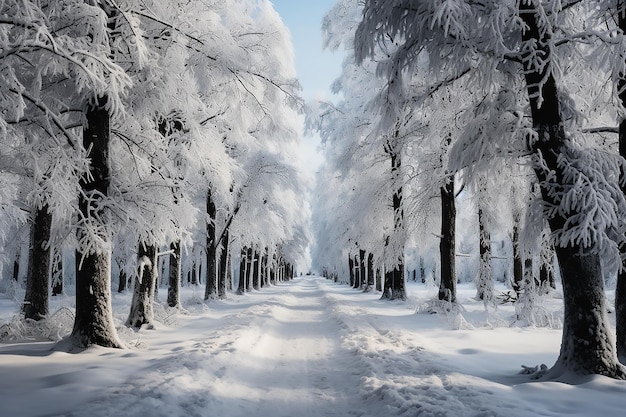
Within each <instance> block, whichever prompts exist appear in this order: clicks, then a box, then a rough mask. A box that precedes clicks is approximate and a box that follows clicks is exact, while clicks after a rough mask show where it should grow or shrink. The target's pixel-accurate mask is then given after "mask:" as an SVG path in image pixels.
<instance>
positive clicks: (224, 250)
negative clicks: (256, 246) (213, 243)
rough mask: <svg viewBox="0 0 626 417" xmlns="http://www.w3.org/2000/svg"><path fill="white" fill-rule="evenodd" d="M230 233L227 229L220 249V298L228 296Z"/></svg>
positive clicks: (218, 289) (218, 283)
mask: <svg viewBox="0 0 626 417" xmlns="http://www.w3.org/2000/svg"><path fill="white" fill-rule="evenodd" d="M228 239H229V233H228V231H226V233H225V235H224V239H222V243H221V250H220V265H219V268H220V271H219V275H218V277H217V296H218V297H219V298H220V299H224V298H226V281H227V280H228V277H229V271H228V270H229V265H230V263H229V261H228V260H229V250H228Z"/></svg>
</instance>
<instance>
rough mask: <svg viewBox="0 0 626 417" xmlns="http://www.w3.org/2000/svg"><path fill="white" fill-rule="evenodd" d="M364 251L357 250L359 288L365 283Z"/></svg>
mask: <svg viewBox="0 0 626 417" xmlns="http://www.w3.org/2000/svg"><path fill="white" fill-rule="evenodd" d="M365 262H366V258H365V251H364V250H363V249H361V250H359V275H360V276H361V280H360V281H361V285H360V287H359V288H363V287H364V286H365V285H366V284H367V275H366V274H367V272H366V271H367V265H366V264H365Z"/></svg>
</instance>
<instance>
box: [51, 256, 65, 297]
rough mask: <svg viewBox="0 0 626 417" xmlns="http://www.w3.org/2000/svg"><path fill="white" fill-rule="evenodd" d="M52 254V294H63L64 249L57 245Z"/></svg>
mask: <svg viewBox="0 0 626 417" xmlns="http://www.w3.org/2000/svg"><path fill="white" fill-rule="evenodd" d="M52 254H53V255H52V273H51V287H52V295H53V296H56V295H61V294H63V249H62V248H61V247H59V246H57V247H55V248H53V250H52Z"/></svg>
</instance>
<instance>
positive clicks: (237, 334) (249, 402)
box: [67, 277, 363, 417]
mask: <svg viewBox="0 0 626 417" xmlns="http://www.w3.org/2000/svg"><path fill="white" fill-rule="evenodd" d="M321 283H323V280H321V279H319V278H308V277H307V278H304V279H300V280H297V281H295V282H293V283H289V284H285V285H279V286H276V287H272V288H269V289H265V290H264V291H263V295H262V296H261V297H259V295H260V294H252V295H248V296H246V297H243V298H244V300H242V302H241V303H237V304H230V305H222V306H219V307H218V310H220V311H222V313H224V315H223V317H221V318H220V320H219V322H220V323H221V325H219V326H218V327H217V328H213V329H210V330H204V331H203V330H202V327H203V326H202V323H200V322H199V320H201V319H199V318H196V319H194V320H192V321H191V322H190V323H188V325H189V326H191V328H193V329H196V330H191V329H190V330H191V333H193V332H195V331H198V333H199V334H198V337H197V338H196V340H195V341H194V342H193V343H192V344H188V345H187V346H180V347H179V348H174V349H172V351H171V352H170V353H168V354H166V356H165V357H163V358H160V359H159V358H158V357H155V358H154V359H152V360H151V361H150V362H151V363H150V366H149V367H148V368H146V369H144V370H137V372H136V375H133V376H131V377H130V378H129V379H128V380H127V381H126V382H125V383H124V384H123V385H122V386H120V387H115V388H113V389H108V390H105V392H104V393H103V395H98V396H97V397H96V398H95V399H93V400H91V401H89V402H87V403H85V404H82V405H81V406H79V407H78V408H77V409H74V410H73V411H72V412H70V413H69V414H67V415H69V416H84V415H87V414H89V415H91V416H94V417H97V416H108V415H115V414H117V415H124V416H138V417H139V416H144V415H146V414H145V413H146V410H150V415H151V416H168V417H172V416H198V417H200V416H202V417H204V416H206V417H218V416H229V417H235V416H246V417H249V416H268V417H269V416H271V417H282V416H284V417H293V416H299V417H307V416H311V417H324V416H337V417H339V416H342V417H343V416H348V415H353V414H356V415H362V414H363V412H362V411H357V410H358V409H359V407H362V406H363V404H362V403H360V402H359V401H358V389H359V385H360V375H359V373H358V372H352V370H351V369H350V368H349V365H350V362H351V360H352V361H353V360H354V358H353V355H350V354H349V353H348V352H346V351H345V350H343V349H342V347H341V340H340V329H339V325H338V323H337V322H336V321H335V320H332V318H331V317H330V313H329V309H328V299H327V298H326V297H325V293H324V291H322V290H321V289H320V284H321ZM246 298H249V299H250V300H246ZM246 301H248V302H251V304H250V305H248V304H247V303H246ZM229 308H231V309H232V310H233V311H232V312H229V311H228V310H229ZM204 320H205V321H206V317H205V318H204ZM206 324H207V325H209V327H213V326H211V325H210V324H209V323H206ZM215 324H216V323H214V324H213V325H215ZM347 410H351V411H347Z"/></svg>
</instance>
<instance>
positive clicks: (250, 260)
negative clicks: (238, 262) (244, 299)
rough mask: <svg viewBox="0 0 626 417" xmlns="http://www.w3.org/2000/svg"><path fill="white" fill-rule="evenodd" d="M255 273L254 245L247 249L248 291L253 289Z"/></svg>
mask: <svg viewBox="0 0 626 417" xmlns="http://www.w3.org/2000/svg"><path fill="white" fill-rule="evenodd" d="M253 275H254V256H253V255H252V247H249V248H248V249H247V250H246V291H248V292H250V291H252V276H253Z"/></svg>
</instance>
